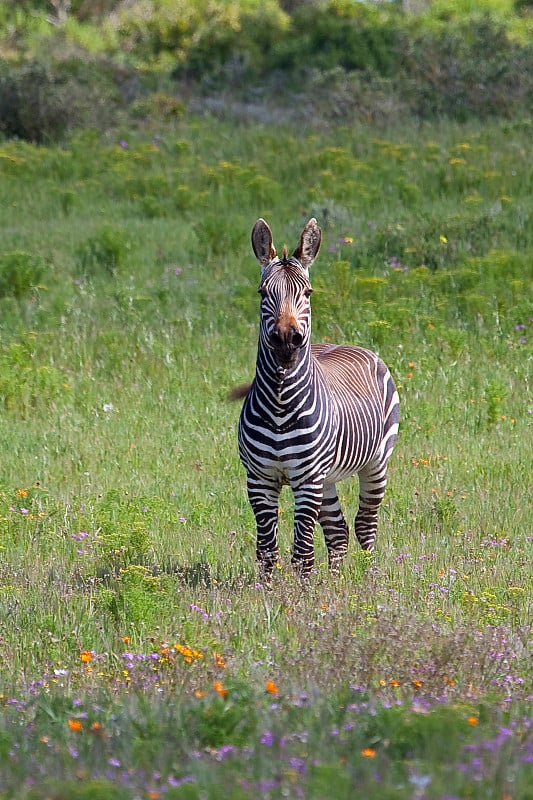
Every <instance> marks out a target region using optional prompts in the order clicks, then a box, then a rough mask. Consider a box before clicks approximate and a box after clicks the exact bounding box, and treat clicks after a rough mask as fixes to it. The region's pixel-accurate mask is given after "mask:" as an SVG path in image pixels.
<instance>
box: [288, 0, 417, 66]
mask: <svg viewBox="0 0 533 800" xmlns="http://www.w3.org/2000/svg"><path fill="white" fill-rule="evenodd" d="M401 20H402V17H401V16H400V15H398V16H397V15H395V14H394V15H392V16H388V15H384V14H383V13H381V12H380V10H379V9H376V8H372V7H369V6H366V5H363V4H360V3H352V2H346V0H335V1H333V2H328V3H326V4H324V5H322V6H319V7H317V8H313V9H309V8H308V7H306V6H300V7H299V8H296V9H295V11H294V14H293V16H292V20H291V29H290V32H289V35H287V36H286V37H285V39H284V40H283V41H282V42H281V43H280V45H279V46H278V47H276V48H275V51H274V57H273V59H272V66H274V67H277V68H280V69H285V70H286V69H288V68H289V69H298V70H301V69H304V70H308V69H309V68H310V67H311V66H312V67H313V68H315V69H320V70H330V69H334V68H337V67H342V68H344V69H346V70H349V71H352V70H368V71H370V72H375V73H377V74H379V75H383V76H390V75H393V74H394V72H395V71H396V70H397V68H398V58H399V55H400V54H401V52H402V50H403V41H404V33H403V26H402V24H401ZM399 23H400V24H399Z"/></svg>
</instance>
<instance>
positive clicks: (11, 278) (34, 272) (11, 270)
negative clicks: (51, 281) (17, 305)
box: [0, 250, 46, 300]
mask: <svg viewBox="0 0 533 800" xmlns="http://www.w3.org/2000/svg"><path fill="white" fill-rule="evenodd" d="M45 268H46V259H45V258H43V257H42V256H40V255H38V254H37V253H29V252H26V251H25V250H14V251H13V252H9V253H0V297H15V298H16V299H17V300H20V299H21V298H23V297H25V296H26V295H28V294H29V293H30V292H31V291H32V290H33V289H35V287H36V286H37V285H38V284H39V281H40V280H41V277H42V275H43V273H44V271H45Z"/></svg>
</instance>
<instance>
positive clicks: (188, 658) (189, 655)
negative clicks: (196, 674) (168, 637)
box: [174, 644, 204, 664]
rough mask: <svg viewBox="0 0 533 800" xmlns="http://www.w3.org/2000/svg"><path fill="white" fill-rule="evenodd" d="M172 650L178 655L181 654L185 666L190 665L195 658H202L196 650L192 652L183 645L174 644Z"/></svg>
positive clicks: (191, 649)
mask: <svg viewBox="0 0 533 800" xmlns="http://www.w3.org/2000/svg"><path fill="white" fill-rule="evenodd" d="M174 650H177V651H178V653H181V655H182V656H183V658H184V659H185V663H186V664H191V663H192V661H193V659H195V658H197V659H199V658H203V657H204V656H203V653H200V652H198V650H193V648H192V647H188V646H187V645H185V644H175V645H174Z"/></svg>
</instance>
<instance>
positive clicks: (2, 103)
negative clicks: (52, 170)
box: [0, 62, 70, 144]
mask: <svg viewBox="0 0 533 800" xmlns="http://www.w3.org/2000/svg"><path fill="white" fill-rule="evenodd" d="M3 72H4V74H2V75H1V76H0V131H1V132H2V133H3V134H5V135H6V136H13V137H17V138H19V139H26V140H28V141H30V142H35V143H36V144H42V143H43V142H46V141H49V140H52V141H53V140H57V139H58V138H60V137H61V136H62V135H63V134H64V132H65V131H66V129H67V127H68V124H69V114H70V109H69V106H68V104H67V102H66V98H65V97H64V95H63V87H62V86H61V84H60V83H59V82H58V81H57V79H56V78H55V77H54V76H53V75H52V73H51V72H50V71H49V70H48V69H47V68H46V67H44V66H43V65H42V64H38V63H35V62H34V63H30V64H27V65H25V66H23V67H20V68H15V69H10V70H7V71H6V70H5V68H4V70H3Z"/></svg>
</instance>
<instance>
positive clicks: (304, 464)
mask: <svg viewBox="0 0 533 800" xmlns="http://www.w3.org/2000/svg"><path fill="white" fill-rule="evenodd" d="M239 452H240V457H241V461H242V463H243V465H244V467H245V469H246V471H247V472H248V473H249V474H251V475H254V476H255V477H257V478H264V479H265V480H267V481H269V482H270V481H272V482H274V483H278V484H280V485H283V484H286V485H289V486H291V487H296V486H299V485H301V484H302V483H303V482H305V481H308V480H312V481H316V480H324V479H325V477H326V475H327V474H328V472H329V471H330V469H331V466H332V463H333V460H334V457H335V443H334V442H333V441H329V442H328V441H324V440H322V441H320V440H315V441H306V440H305V439H304V440H302V438H300V439H294V438H293V437H290V436H287V434H286V433H282V432H279V433H276V432H270V434H269V437H268V438H266V437H265V436H263V437H262V439H261V441H251V440H250V439H248V438H247V437H246V436H243V435H242V434H241V436H239Z"/></svg>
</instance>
